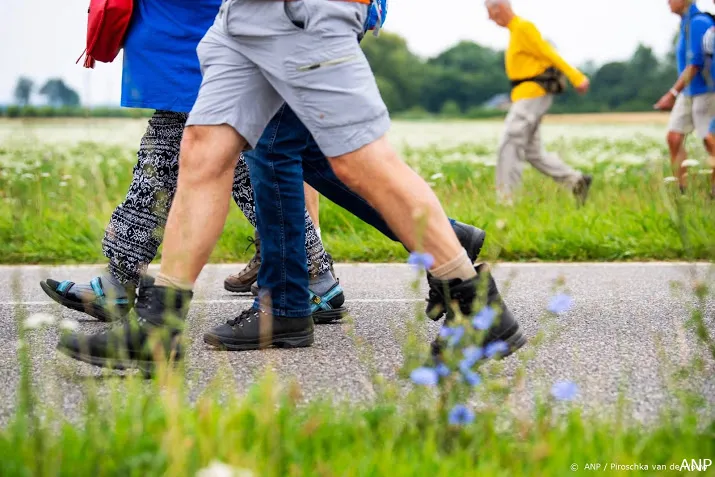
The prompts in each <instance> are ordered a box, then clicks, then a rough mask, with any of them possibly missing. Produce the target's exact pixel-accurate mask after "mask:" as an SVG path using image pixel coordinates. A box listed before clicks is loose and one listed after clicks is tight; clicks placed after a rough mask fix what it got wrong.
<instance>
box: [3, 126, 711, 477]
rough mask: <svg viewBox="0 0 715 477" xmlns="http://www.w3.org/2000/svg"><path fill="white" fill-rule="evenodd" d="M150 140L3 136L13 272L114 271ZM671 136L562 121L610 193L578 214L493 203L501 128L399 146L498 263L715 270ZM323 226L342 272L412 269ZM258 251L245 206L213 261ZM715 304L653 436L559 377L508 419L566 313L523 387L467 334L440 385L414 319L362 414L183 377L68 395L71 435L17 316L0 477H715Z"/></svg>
mask: <svg viewBox="0 0 715 477" xmlns="http://www.w3.org/2000/svg"><path fill="white" fill-rule="evenodd" d="M145 124H146V120H131V119H123V120H106V121H96V120H95V121H84V120H76V121H40V122H19V121H14V122H11V121H6V122H0V262H2V263H43V264H54V263H57V264H60V263H102V262H103V260H104V259H103V257H102V253H101V238H102V235H103V231H104V227H105V225H106V222H107V220H108V218H109V216H110V214H111V212H112V210H113V209H114V207H115V206H116V205H117V204H118V203H119V202H120V201H121V200H122V198H123V196H124V194H125V192H126V189H127V186H128V183H129V180H130V178H131V168H132V166H133V164H134V162H135V160H136V159H135V149H136V145H137V143H138V140H139V137H140V135H141V133H142V129H143V127H144V125H145ZM663 128H664V126H663V117H662V116H661V115H647V116H638V117H635V116H613V117H609V116H598V117H591V116H564V117H550V118H548V120H547V123H546V125H545V127H544V142H545V144H546V146H547V148H548V149H549V150H553V151H558V152H560V153H561V154H562V155H563V157H564V158H565V159H566V160H567V161H568V162H569V163H571V164H574V165H575V166H577V167H579V168H582V169H583V170H585V171H588V172H590V173H593V174H594V177H595V183H594V188H593V190H592V193H591V196H590V200H589V202H588V203H587V205H586V206H585V207H582V208H578V207H577V206H576V204H575V203H574V201H573V198H572V197H571V196H570V194H569V192H568V191H564V190H562V189H560V188H559V187H558V186H557V185H555V184H553V183H551V182H550V181H547V180H544V179H543V178H541V177H539V176H538V175H537V174H536V173H534V171H529V170H527V172H526V174H525V181H524V187H523V192H522V193H521V195H520V197H519V198H518V200H517V201H516V203H515V204H514V206H513V207H506V206H500V205H497V204H496V201H495V193H494V187H493V183H494V179H493V175H494V163H495V151H496V148H497V143H498V134H499V132H500V131H501V124H500V123H499V122H495V121H469V122H468V121H455V122H438V123H432V122H396V123H395V125H394V128H393V131H392V132H391V138H392V140H393V141H394V142H395V144H396V145H398V147H399V148H400V149H401V151H402V152H403V154H404V157H405V158H406V160H407V161H409V163H410V164H412V165H413V166H414V167H415V168H416V169H417V170H418V171H419V173H420V174H421V175H422V176H423V177H424V178H425V179H427V180H428V181H429V182H430V183H431V184H432V185H433V186H434V187H435V190H436V191H437V193H438V195H439V196H440V198H441V199H442V201H443V203H444V205H445V208H446V209H447V212H448V214H449V215H451V216H453V217H455V218H459V219H460V220H462V221H465V222H471V223H473V224H475V225H477V226H480V227H483V228H485V229H486V230H487V232H488V234H489V235H488V244H487V247H486V249H485V253H484V256H485V258H488V259H489V260H523V261H530V260H543V261H549V260H568V261H582V260H599V261H607V260H708V261H710V260H712V258H713V257H715V240H713V237H715V207H714V205H715V204H713V202H712V201H710V199H709V198H708V197H707V188H706V184H707V179H708V176H707V175H706V174H707V173H709V170H708V166H707V158H706V157H705V156H704V154H703V153H702V151H699V148H698V147H697V144H694V142H693V141H691V144H690V146H691V150H692V151H694V152H697V153H696V154H693V156H692V158H693V159H695V161H697V164H696V165H694V166H693V167H692V168H691V169H690V171H691V173H690V176H691V179H692V180H693V186H692V187H691V188H690V191H689V192H688V194H687V195H686V196H684V197H681V196H680V195H679V193H678V192H677V187H674V184H673V183H672V182H671V181H669V180H668V176H670V171H669V167H668V164H667V156H666V150H665V146H664V144H663V142H664V141H663V136H664V134H663ZM321 227H322V229H323V236H324V239H325V242H326V245H327V247H328V249H329V251H330V252H331V253H332V254H333V255H334V257H335V259H336V260H337V261H396V262H403V261H405V260H406V258H407V255H406V253H405V252H404V250H403V249H402V247H401V246H398V245H397V244H394V243H392V242H390V241H389V240H387V239H385V238H384V237H382V236H380V235H379V234H378V233H376V232H375V231H373V230H371V229H370V228H369V227H366V226H364V225H362V224H360V223H358V222H357V221H356V220H355V219H353V218H352V217H350V216H349V215H348V214H347V213H346V212H344V211H343V210H341V209H339V208H338V207H336V206H334V205H332V204H330V203H329V202H328V201H326V200H324V201H323V202H322V203H321ZM251 234H252V231H251V229H250V228H249V226H248V225H247V222H246V221H245V219H243V217H242V216H241V215H240V213H239V212H238V211H237V210H236V208H235V207H233V208H232V211H231V215H230V217H229V220H228V223H227V226H226V230H225V232H224V234H223V236H222V238H221V241H220V243H219V246H218V247H217V249H216V251H215V252H214V254H213V256H212V261H214V262H227V261H230V262H233V261H244V260H246V259H247V258H248V257H249V256H250V255H251V254H252V252H253V251H252V250H251V249H249V250H247V249H246V245H247V242H246V237H247V236H249V235H251ZM420 279H424V278H423V277H421V278H420ZM708 286H709V285H708V284H706V283H701V282H696V283H692V284H689V287H686V288H685V295H686V297H685V300H687V302H688V303H689V304H692V305H693V306H692V311H691V316H690V319H689V320H688V324H687V326H688V328H689V329H690V330H691V331H693V332H694V334H695V336H697V338H698V343H699V346H700V349H699V351H702V352H698V353H694V354H693V355H692V356H691V357H690V358H689V360H688V361H684V362H682V363H679V366H678V367H677V369H674V370H673V375H672V376H671V377H669V380H668V382H669V383H670V384H669V387H668V389H667V392H668V395H669V396H672V398H673V403H674V404H673V406H672V408H670V409H667V410H664V411H663V412H662V415H661V416H660V417H659V418H658V419H655V420H654V421H653V422H650V423H648V424H647V425H644V424H643V423H642V422H640V421H638V420H637V419H636V418H635V417H634V416H632V415H631V414H630V413H629V409H628V405H627V403H626V402H625V401H623V402H621V401H619V405H618V406H617V409H616V412H614V413H609V414H601V413H598V412H595V413H594V412H585V411H584V410H583V409H582V408H581V407H580V406H579V402H578V389H577V387H576V386H575V384H574V383H572V382H568V381H551V378H550V377H549V376H546V377H545V380H544V382H543V383H542V384H543V386H542V387H543V389H541V391H540V392H539V393H538V397H537V400H536V403H535V405H534V408H533V409H529V410H526V409H519V408H518V407H515V406H512V405H509V403H512V402H514V400H515V396H516V395H518V393H520V392H521V391H522V390H523V389H524V387H525V386H526V384H525V383H526V382H527V380H528V377H527V376H526V371H525V369H526V364H527V362H528V360H530V359H531V358H533V356H534V353H536V350H537V349H538V348H539V347H540V346H543V345H545V344H547V343H548V342H549V341H550V340H553V339H555V338H556V337H557V334H558V323H557V322H556V320H555V319H556V317H557V316H558V315H559V313H561V312H563V311H564V309H565V308H568V303H564V300H561V301H560V302H559V303H560V304H558V306H557V305H554V304H550V305H549V309H548V310H544V316H543V326H542V327H541V328H540V329H541V331H540V332H539V334H538V335H537V336H536V337H534V338H533V339H532V340H531V344H530V347H529V348H530V349H529V350H526V352H523V353H519V355H518V356H517V357H516V359H518V363H517V370H516V371H515V372H513V373H503V372H502V371H503V368H502V363H501V362H498V361H496V362H495V361H478V362H472V361H470V360H471V359H474V360H476V359H477V358H476V357H475V353H476V352H477V351H478V352H479V353H488V350H486V349H481V348H480V343H481V339H482V338H483V332H481V331H480V328H479V327H478V326H477V325H474V326H472V325H469V324H467V323H466V322H464V323H461V324H462V325H463V326H465V328H466V330H467V331H466V332H465V334H464V336H463V337H462V338H461V341H458V342H456V343H455V344H454V345H453V346H451V347H450V348H449V349H448V351H447V354H446V356H447V361H446V368H440V369H437V368H435V369H433V368H431V367H430V364H429V362H428V360H427V358H426V355H427V343H425V342H424V340H421V339H419V333H417V329H418V328H419V327H420V326H421V320H424V317H423V316H421V315H420V313H416V316H415V320H414V322H411V323H408V325H407V330H408V333H407V336H405V339H404V348H403V356H404V357H405V360H404V363H403V366H402V369H401V370H400V373H399V374H400V377H401V378H402V379H400V380H395V381H391V380H385V379H383V378H382V377H381V376H380V375H377V374H376V375H375V376H373V382H372V383H371V384H372V388H373V389H374V390H375V394H374V396H373V397H372V399H370V400H369V402H366V403H362V404H360V405H356V404H352V403H336V402H333V401H331V400H330V398H329V396H326V399H325V400H318V401H316V400H312V401H310V402H306V401H305V400H304V399H303V396H302V393H301V389H300V388H299V387H298V386H297V385H296V384H295V383H294V382H292V381H290V380H282V379H279V378H278V377H277V376H276V375H274V374H273V373H271V372H270V371H268V372H267V373H266V374H265V375H264V376H262V377H261V378H260V379H259V380H258V382H257V383H256V384H255V385H253V386H251V387H250V389H249V390H248V392H246V393H238V392H237V391H236V390H235V389H232V388H231V387H230V386H227V385H226V382H227V381H228V380H222V379H221V375H218V376H217V377H216V379H215V381H214V382H213V383H212V384H211V386H209V387H208V388H207V389H205V390H203V391H202V392H201V394H200V395H198V396H197V395H191V393H190V392H189V388H190V386H189V385H188V383H189V382H190V381H191V379H192V377H191V376H190V375H187V374H186V373H184V369H183V367H182V366H179V367H177V368H176V369H174V368H162V369H161V370H160V371H159V372H158V373H157V374H156V375H155V376H154V377H153V379H152V380H148V381H147V380H144V379H142V378H141V375H138V374H131V373H128V374H126V375H121V377H120V378H116V377H115V378H110V376H112V374H111V373H108V374H107V375H102V377H100V378H97V379H92V378H88V377H75V378H69V377H68V378H67V379H73V380H75V379H76V382H77V386H78V387H79V388H80V389H81V393H82V395H83V397H84V405H83V407H82V409H80V410H79V412H78V416H73V417H72V418H70V417H69V416H65V415H63V414H62V411H61V410H59V409H57V408H54V407H53V406H52V405H51V404H50V403H48V402H44V401H43V400H42V399H41V398H40V396H39V393H38V392H37V390H38V389H39V387H40V386H39V385H38V383H36V382H35V381H34V379H35V378H34V376H36V373H35V371H36V370H35V369H33V368H34V367H35V366H36V361H35V359H34V358H33V356H34V354H35V353H36V352H38V351H37V350H36V349H33V346H32V344H33V343H35V344H36V343H37V340H38V339H39V337H41V336H42V335H41V333H42V330H41V329H40V328H43V327H48V326H55V325H56V324H54V323H53V324H48V323H46V321H44V320H45V318H47V317H46V316H37V315H35V316H29V312H28V310H27V309H26V307H25V306H23V305H17V306H16V307H15V309H14V315H15V318H16V322H17V330H18V336H19V339H18V341H17V343H16V346H15V349H16V351H17V362H18V364H19V365H20V366H21V369H22V374H21V377H20V380H19V382H18V383H16V384H17V386H18V393H17V411H16V412H15V413H14V415H13V416H12V419H10V421H9V422H8V423H7V424H6V425H4V426H2V427H0V455H2V456H3V459H2V463H1V464H0V476H4V475H13V476H14V475H38V476H64V475H68V476H69V475H72V476H75V475H93V476H146V475H167V476H172V477H173V476H197V477H224V476H234V477H258V476H326V477H327V476H373V475H376V476H377V475H386V476H391V477H392V476H416V475H424V476H442V475H444V476H447V475H450V476H451V475H459V476H461V475H489V476H522V475H523V476H535V475H544V476H562V475H590V474H592V473H593V472H594V471H599V472H600V473H601V474H602V475H609V476H610V475H616V476H633V475H643V476H646V475H647V476H651V475H713V472H714V471H713V469H714V468H715V466H713V464H712V462H713V461H715V420H713V413H712V408H709V407H708V406H709V404H708V403H709V402H711V400H710V399H709V397H707V396H703V395H702V394H701V393H700V392H698V391H697V390H693V389H690V388H689V387H688V384H687V383H688V378H689V377H691V376H693V375H696V374H698V373H700V374H702V375H704V376H706V375H707V373H710V372H711V370H712V363H715V338H714V337H713V333H712V327H711V323H712V316H708V313H711V310H712V308H711V305H708V304H707V303H708V300H712V298H709V297H711V296H712V290H711V289H710V288H708ZM663 292H664V293H667V292H668V291H667V290H664V291H663ZM14 295H17V296H18V297H19V296H20V295H21V294H20V291H19V290H15V293H14ZM562 298H563V297H562ZM566 302H568V300H566ZM708 307H710V308H708ZM708 310H710V311H708ZM40 318H42V320H41V319H40ZM60 326H62V323H60ZM343 326H346V327H348V328H349V326H350V324H349V322H348V323H347V324H344V325H343ZM43 345H44V343H43ZM286 352H287V353H290V352H291V351H286ZM465 360H466V361H469V362H468V363H467V364H466V365H465ZM226 372H228V373H230V372H231V369H230V368H229V369H227V370H226ZM505 374H508V375H507V376H505ZM596 464H598V465H599V467H595V466H596Z"/></svg>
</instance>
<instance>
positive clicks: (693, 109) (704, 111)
mask: <svg viewBox="0 0 715 477" xmlns="http://www.w3.org/2000/svg"><path fill="white" fill-rule="evenodd" d="M713 118H715V93H705V94H699V95H697V96H685V95H683V94H681V95H679V96H678V99H676V100H675V105H673V110H672V111H671V112H670V120H669V122H668V131H673V132H678V133H681V134H690V133H691V132H693V131H695V133H696V134H697V136H698V138H700V139H705V137H706V136H707V135H708V132H709V131H710V123H711V122H712V120H713Z"/></svg>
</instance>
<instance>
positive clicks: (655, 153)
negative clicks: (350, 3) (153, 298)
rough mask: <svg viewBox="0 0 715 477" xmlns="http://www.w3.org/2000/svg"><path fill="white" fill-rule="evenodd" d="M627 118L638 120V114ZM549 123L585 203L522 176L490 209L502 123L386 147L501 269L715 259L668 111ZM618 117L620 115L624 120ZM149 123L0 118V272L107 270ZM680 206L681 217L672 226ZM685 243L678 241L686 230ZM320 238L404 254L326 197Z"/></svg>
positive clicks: (241, 241)
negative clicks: (480, 240)
mask: <svg viewBox="0 0 715 477" xmlns="http://www.w3.org/2000/svg"><path fill="white" fill-rule="evenodd" d="M631 116H633V115H631ZM631 116H628V115H625V116H614V115H601V116H597V115H581V116H575V117H571V118H570V117H568V116H552V117H549V118H548V119H547V121H546V124H545V126H544V131H543V136H544V141H545V144H546V147H547V149H549V150H553V151H557V152H559V153H560V154H561V155H562V156H563V157H564V159H565V160H567V161H568V162H569V163H571V164H573V165H574V166H576V167H578V168H580V169H582V170H584V171H588V172H590V173H592V174H594V176H595V182H594V186H593V189H592V192H591V195H590V200H589V202H588V204H587V205H586V207H583V208H577V207H576V205H575V203H574V200H573V198H572V197H571V195H570V193H569V192H568V191H566V190H564V189H563V188H561V187H559V186H558V185H556V184H555V183H553V181H551V180H548V179H545V178H544V177H543V176H541V175H539V174H538V173H537V172H535V171H534V170H532V169H531V168H530V167H527V168H526V171H525V174H524V184H523V188H522V191H521V193H520V195H519V197H518V199H517V201H516V203H515V206H514V207H505V206H501V205H498V204H497V203H496V200H495V199H496V197H495V190H494V164H495V160H496V149H497V145H498V140H499V133H500V132H501V123H500V122H495V121H455V122H437V123H434V122H432V123H429V122H396V123H395V125H394V127H393V131H392V132H391V138H392V140H393V141H394V143H395V144H396V145H398V146H399V147H400V149H401V150H402V152H403V154H404V156H405V158H406V159H407V160H408V161H409V163H410V164H412V165H413V166H414V167H415V168H416V169H417V170H418V171H419V172H420V174H421V175H422V176H423V177H425V178H426V179H427V180H428V181H429V182H430V183H431V184H432V185H433V186H434V188H435V190H436V191H437V194H438V195H439V197H440V199H441V200H442V202H443V204H444V206H445V208H446V210H447V213H448V214H449V215H450V216H451V217H454V218H457V219H459V220H461V221H463V222H469V223H472V224H474V225H476V226H478V227H481V228H484V229H485V230H487V232H488V241H487V247H486V249H485V257H488V258H491V259H497V258H498V259H500V260H571V261H583V260H634V259H638V260H675V259H683V258H696V259H712V258H713V257H715V240H713V236H715V225H714V224H715V207H713V202H712V201H711V200H710V199H709V198H708V191H709V187H708V184H707V181H708V178H709V176H708V174H709V169H708V165H707V158H706V157H705V155H704V153H703V151H702V150H701V149H702V148H701V147H699V146H698V144H696V143H695V140H694V139H692V140H691V142H690V150H691V151H692V152H693V155H692V156H691V158H694V159H696V160H697V161H698V164H699V165H696V166H694V167H692V168H691V169H690V175H691V182H692V186H691V187H690V191H689V192H688V195H687V196H685V197H683V198H682V199H681V198H680V197H679V194H678V193H677V186H676V185H675V184H674V183H671V182H667V180H668V179H667V176H669V175H670V168H669V165H668V159H667V152H666V149H665V145H664V141H663V125H662V116H661V115H638V116H637V117H636V116H633V117H631ZM619 118H620V119H619ZM145 125H146V119H108V120H101V121H97V120H95V121H92V120H74V121H72V120H44V121H34V122H29V121H7V120H6V121H4V122H0V262H1V263H77V262H79V263H101V262H103V261H104V257H103V256H102V252H101V239H102V236H103V233H104V228H105V226H106V224H107V221H108V219H109V217H110V215H111V213H112V210H113V209H114V207H115V206H116V205H117V204H119V203H120V202H121V201H122V199H123V197H124V195H125V193H126V191H127V187H128V184H129V182H130V180H131V173H132V166H133V164H134V163H135V161H136V157H135V151H136V147H137V144H138V140H139V138H140V136H141V134H142V130H143V128H144V127H145ZM676 209H677V210H679V213H680V217H682V220H674V217H675V215H674V211H675V210H676ZM681 227H682V228H685V229H686V230H687V231H688V237H689V242H688V243H685V244H684V243H682V241H681V240H680V239H679V228H681ZM321 228H322V230H323V237H324V239H325V243H326V246H327V247H328V250H329V251H330V252H331V253H332V255H333V256H334V257H335V259H336V260H339V261H392V260H403V259H404V258H405V252H404V250H403V248H402V247H401V246H400V245H398V244H396V243H394V242H391V241H389V240H388V239H386V238H384V237H383V236H382V235H380V234H379V233H378V232H376V231H375V230H373V229H371V228H370V227H368V226H366V225H364V224H362V223H361V222H359V221H358V220H356V219H354V218H353V217H352V216H351V215H350V214H348V213H347V212H345V211H344V210H342V209H340V208H339V207H337V206H335V205H333V204H332V203H330V202H329V201H327V200H323V201H322V202H321ZM251 234H252V230H251V228H250V226H249V225H248V222H247V221H246V220H245V219H244V218H243V216H242V215H241V214H240V212H239V211H238V209H237V208H235V207H233V208H232V211H231V215H230V217H229V220H228V223H227V226H226V229H225V231H224V234H223V236H222V238H221V240H220V242H219V244H218V247H217V248H216V250H215V252H214V254H213V256H212V258H211V259H212V261H214V262H237V261H245V260H247V259H248V258H249V257H250V254H251V253H252V250H247V249H246V248H247V245H248V243H247V240H246V238H247V237H248V236H249V235H251Z"/></svg>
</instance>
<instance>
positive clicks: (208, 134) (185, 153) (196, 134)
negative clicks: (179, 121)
mask: <svg viewBox="0 0 715 477" xmlns="http://www.w3.org/2000/svg"><path fill="white" fill-rule="evenodd" d="M240 145H241V141H240V140H239V136H238V134H237V133H236V132H235V130H233V128H230V127H229V126H188V127H187V128H186V129H185V130H184V134H183V137H182V139H181V154H180V157H179V171H180V172H181V171H183V172H184V173H185V174H184V177H185V178H187V179H190V180H192V181H198V182H200V181H202V180H206V179H210V178H214V177H218V176H220V175H222V174H224V173H226V172H229V171H230V172H233V170H234V168H235V167H236V161H237V160H238V155H239V153H240Z"/></svg>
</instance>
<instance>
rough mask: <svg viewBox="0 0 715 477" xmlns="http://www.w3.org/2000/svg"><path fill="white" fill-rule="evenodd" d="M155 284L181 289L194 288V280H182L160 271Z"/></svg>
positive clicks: (188, 289)
mask: <svg viewBox="0 0 715 477" xmlns="http://www.w3.org/2000/svg"><path fill="white" fill-rule="evenodd" d="M154 285H156V286H158V287H169V288H177V289H179V290H186V291H191V290H193V289H194V284H193V283H192V282H189V281H186V280H181V279H179V278H173V277H169V276H167V275H164V274H163V273H159V274H158V275H157V276H156V279H155V280H154Z"/></svg>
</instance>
